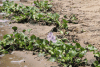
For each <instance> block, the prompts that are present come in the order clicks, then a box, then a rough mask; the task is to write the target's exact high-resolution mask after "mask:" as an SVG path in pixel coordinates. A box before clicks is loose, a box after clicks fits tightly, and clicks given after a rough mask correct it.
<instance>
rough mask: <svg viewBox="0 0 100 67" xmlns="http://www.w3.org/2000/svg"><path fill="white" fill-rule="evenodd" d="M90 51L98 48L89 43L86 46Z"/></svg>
mask: <svg viewBox="0 0 100 67" xmlns="http://www.w3.org/2000/svg"><path fill="white" fill-rule="evenodd" d="M86 47H87V48H88V49H89V50H90V51H95V50H97V48H95V47H94V46H92V45H88V46H86Z"/></svg>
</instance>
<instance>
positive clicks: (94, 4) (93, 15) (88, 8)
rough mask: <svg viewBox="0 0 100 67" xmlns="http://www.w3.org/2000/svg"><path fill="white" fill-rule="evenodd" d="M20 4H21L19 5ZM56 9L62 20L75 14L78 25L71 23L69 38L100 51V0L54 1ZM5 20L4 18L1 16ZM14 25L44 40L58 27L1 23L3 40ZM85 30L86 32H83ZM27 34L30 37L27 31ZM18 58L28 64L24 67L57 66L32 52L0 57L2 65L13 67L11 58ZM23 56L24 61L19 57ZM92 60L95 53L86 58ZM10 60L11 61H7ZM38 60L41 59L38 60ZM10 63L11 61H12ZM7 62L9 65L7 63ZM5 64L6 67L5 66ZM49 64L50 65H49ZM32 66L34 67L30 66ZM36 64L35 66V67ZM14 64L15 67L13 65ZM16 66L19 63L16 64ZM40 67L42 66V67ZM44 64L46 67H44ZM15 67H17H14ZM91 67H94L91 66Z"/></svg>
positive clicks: (17, 52) (0, 34)
mask: <svg viewBox="0 0 100 67" xmlns="http://www.w3.org/2000/svg"><path fill="white" fill-rule="evenodd" d="M28 2H29V3H30V2H32V1H31V0H30V1H28ZM28 2H27V3H24V5H29V6H31V4H29V3H28ZM17 3H20V2H17ZM52 4H53V10H54V11H55V12H57V13H58V14H60V18H63V16H64V15H67V16H68V18H69V16H70V15H73V14H75V15H76V17H77V19H78V20H77V21H76V22H77V23H78V24H73V23H69V24H68V27H69V31H68V32H69V35H70V36H68V37H69V39H70V40H71V38H74V39H75V40H76V41H77V42H79V43H80V44H81V46H83V47H85V46H86V45H88V44H92V45H94V46H95V47H96V48H98V49H99V48H100V37H99V36H100V5H99V4H100V0H53V3H52ZM0 18H1V16H0ZM11 26H17V27H18V31H22V30H23V29H32V31H31V34H30V35H32V34H35V35H36V36H38V37H40V38H46V35H47V33H48V32H50V31H51V30H52V29H53V28H54V26H39V25H38V24H36V25H32V24H28V23H27V24H17V23H13V24H10V25H9V24H7V25H5V24H4V23H1V22H0V38H1V39H2V36H3V35H4V34H6V33H7V34H9V33H11V32H12V30H11ZM82 31H85V32H82ZM26 34H28V33H27V32H26ZM54 34H55V35H59V33H58V32H54ZM14 56H15V57H16V58H17V60H19V61H20V60H22V59H24V60H25V62H24V61H23V62H22V64H21V65H22V67H24V66H23V65H24V64H25V65H26V66H27V67H33V66H34V67H51V66H56V67H57V64H56V63H54V64H52V63H51V62H49V61H48V62H47V60H46V59H44V60H42V59H43V58H44V57H41V58H42V59H41V58H39V57H38V58H39V59H41V60H40V61H38V60H39V59H38V58H37V57H36V56H37V55H32V53H30V52H27V51H15V54H13V55H5V56H4V57H2V58H0V66H2V65H6V66H2V67H7V66H9V67H11V66H10V64H11V63H9V62H11V59H9V58H10V57H12V58H13V60H15V61H16V59H14ZM19 57H20V58H19ZM85 57H87V58H88V60H89V63H91V62H92V61H94V60H95V59H94V57H93V53H87V54H86V56H85ZM5 58H7V59H5ZM34 58H37V59H34ZM7 60H8V61H9V62H8V61H7ZM3 62H5V64H4V63H3ZM1 63H2V64H1ZM45 63H46V64H45ZM28 64H29V65H30V66H28ZM31 64H33V66H31ZM11 65H12V64H11ZM14 65H16V64H14ZM39 65H40V66H39ZM42 65H43V66H42ZM14 67H15V66H14ZM17 67H19V66H17ZM90 67H91V66H90Z"/></svg>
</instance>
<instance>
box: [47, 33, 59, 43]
mask: <svg viewBox="0 0 100 67" xmlns="http://www.w3.org/2000/svg"><path fill="white" fill-rule="evenodd" d="M47 40H48V41H52V42H53V43H56V42H57V40H56V37H55V36H54V35H53V33H52V32H50V33H49V34H48V35H47Z"/></svg>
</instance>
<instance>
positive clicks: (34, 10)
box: [1, 0, 60, 25]
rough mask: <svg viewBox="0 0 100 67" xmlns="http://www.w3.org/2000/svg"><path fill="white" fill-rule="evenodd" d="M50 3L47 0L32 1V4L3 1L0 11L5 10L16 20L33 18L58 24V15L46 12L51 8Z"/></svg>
mask: <svg viewBox="0 0 100 67" xmlns="http://www.w3.org/2000/svg"><path fill="white" fill-rule="evenodd" d="M51 7H52V5H49V3H48V1H41V2H39V1H38V0H37V1H34V3H33V6H24V5H22V4H19V5H18V4H16V3H14V2H13V1H12V2H9V1H5V2H3V6H2V8H1V9H2V12H6V13H7V15H6V16H11V15H13V18H12V19H13V20H15V21H16V22H20V21H22V20H23V21H26V20H33V23H34V22H45V23H50V24H51V23H55V24H59V25H60V22H59V15H58V14H57V13H51V12H48V11H50V10H51Z"/></svg>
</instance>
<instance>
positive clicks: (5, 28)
mask: <svg viewBox="0 0 100 67" xmlns="http://www.w3.org/2000/svg"><path fill="white" fill-rule="evenodd" d="M0 4H1V2H0ZM3 14H4V13H0V41H1V40H2V39H3V36H4V35H6V34H10V33H13V31H11V30H10V28H11V26H10V24H9V23H8V22H9V20H7V19H4V18H3V16H4V15H3ZM0 67H30V66H28V64H26V63H25V61H24V59H23V58H19V57H17V56H15V55H11V54H6V55H0Z"/></svg>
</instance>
